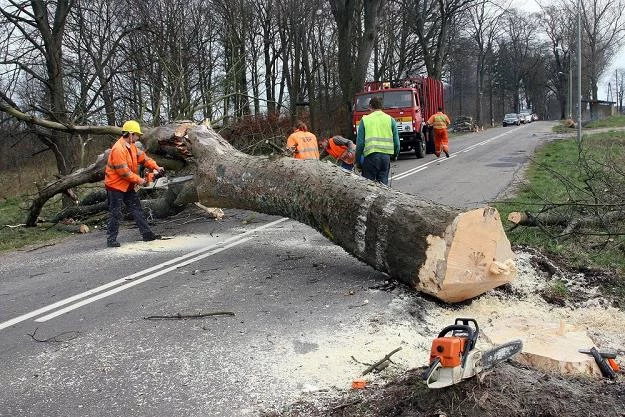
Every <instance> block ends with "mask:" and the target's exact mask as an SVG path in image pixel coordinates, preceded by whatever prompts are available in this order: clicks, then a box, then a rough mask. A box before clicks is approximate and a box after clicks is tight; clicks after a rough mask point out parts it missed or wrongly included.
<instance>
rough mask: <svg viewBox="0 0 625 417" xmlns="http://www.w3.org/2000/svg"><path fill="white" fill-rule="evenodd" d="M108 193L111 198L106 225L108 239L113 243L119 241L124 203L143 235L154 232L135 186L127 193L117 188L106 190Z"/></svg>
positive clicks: (109, 198)
mask: <svg viewBox="0 0 625 417" xmlns="http://www.w3.org/2000/svg"><path fill="white" fill-rule="evenodd" d="M106 194H107V196H108V200H109V221H108V225H107V227H106V241H107V242H109V243H111V242H115V241H117V233H119V222H121V220H122V217H123V214H122V203H124V204H125V205H126V208H127V209H128V211H129V212H130V214H132V217H134V219H135V223H137V226H138V227H139V232H140V233H141V236H143V237H147V236H150V235H151V234H152V230H150V226H149V225H148V221H147V220H146V218H145V214H144V213H143V207H141V200H139V196H138V195H137V193H136V192H135V190H134V187H132V186H131V187H130V189H129V190H128V191H126V192H125V193H124V192H122V191H116V190H106Z"/></svg>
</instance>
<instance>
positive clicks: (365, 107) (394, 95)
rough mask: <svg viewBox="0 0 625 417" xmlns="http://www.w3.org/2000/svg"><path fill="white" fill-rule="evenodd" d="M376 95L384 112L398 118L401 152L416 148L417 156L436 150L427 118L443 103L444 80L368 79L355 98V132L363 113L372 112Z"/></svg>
mask: <svg viewBox="0 0 625 417" xmlns="http://www.w3.org/2000/svg"><path fill="white" fill-rule="evenodd" d="M372 97H381V98H382V103H383V111H384V113H386V114H388V115H389V116H391V117H393V118H394V119H395V120H396V121H397V130H398V133H399V143H400V147H401V152H409V151H414V153H415V155H416V157H417V158H423V157H424V156H425V154H426V153H431V152H433V147H434V145H433V141H432V139H431V134H430V129H428V128H427V127H426V126H425V123H424V122H425V120H427V117H429V116H430V115H431V114H433V113H435V112H436V105H438V106H441V107H442V99H443V88H442V83H441V82H440V81H438V80H434V79H430V78H426V77H413V78H409V79H406V80H402V81H396V82H379V81H371V82H367V83H365V88H364V91H363V92H361V93H358V94H356V97H355V98H354V108H353V109H354V111H353V121H354V122H353V129H354V133H356V132H357V131H358V125H359V124H360V121H361V119H362V116H364V115H367V114H369V112H370V110H369V101H370V100H371V98H372ZM432 107H433V108H434V109H433V110H432ZM430 142H431V143H430Z"/></svg>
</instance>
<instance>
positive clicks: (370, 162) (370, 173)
mask: <svg viewBox="0 0 625 417" xmlns="http://www.w3.org/2000/svg"><path fill="white" fill-rule="evenodd" d="M390 170H391V155H389V154H386V153H379V152H374V153H371V154H369V155H367V156H365V159H364V161H362V176H363V177H365V178H367V179H370V180H372V181H377V182H381V183H382V184H384V185H388V173H389V171H390Z"/></svg>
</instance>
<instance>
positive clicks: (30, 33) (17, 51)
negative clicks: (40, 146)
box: [0, 0, 80, 174]
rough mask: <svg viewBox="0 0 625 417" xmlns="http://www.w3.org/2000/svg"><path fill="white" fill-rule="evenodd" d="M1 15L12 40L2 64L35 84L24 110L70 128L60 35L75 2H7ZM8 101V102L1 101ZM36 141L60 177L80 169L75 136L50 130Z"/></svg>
mask: <svg viewBox="0 0 625 417" xmlns="http://www.w3.org/2000/svg"><path fill="white" fill-rule="evenodd" d="M6 3H8V6H7V7H2V8H0V13H1V14H2V16H3V18H4V19H5V24H6V25H8V26H9V29H8V30H9V31H10V34H11V37H10V38H9V40H7V42H10V43H11V44H10V46H9V45H8V44H7V46H6V51H7V53H6V57H5V59H4V60H3V61H2V62H0V63H1V64H5V65H11V66H14V68H16V71H18V72H19V75H16V78H15V80H16V81H17V82H24V81H26V82H28V83H34V84H35V85H37V90H36V91H35V95H34V96H31V97H25V96H22V97H21V99H22V100H23V102H24V103H25V104H24V106H23V107H24V109H25V110H27V111H32V112H33V113H35V114H38V115H43V117H45V118H46V119H48V120H52V121H57V122H59V123H62V124H66V125H70V124H72V123H73V121H72V120H71V118H70V117H69V112H68V108H67V96H66V91H65V87H66V71H65V62H64V50H65V47H64V44H63V40H64V36H65V28H66V23H67V18H68V16H69V13H70V11H71V8H72V7H73V5H74V0H59V1H57V2H55V4H54V5H52V4H50V3H49V2H47V1H43V0H31V1H29V2H17V1H14V0H9V1H7V2H6ZM5 101H6V100H5ZM39 138H40V139H41V141H42V142H43V143H44V144H45V145H46V146H47V147H48V148H49V149H50V150H51V151H52V153H53V154H54V157H55V159H56V164H57V168H58V170H59V172H60V173H61V174H69V173H70V172H71V171H72V170H74V169H76V168H78V166H79V152H78V151H79V149H80V147H79V146H78V145H79V143H78V141H77V140H76V138H75V137H73V136H71V135H70V136H68V135H66V134H64V133H62V132H58V131H52V132H51V133H49V134H45V133H43V132H40V134H39Z"/></svg>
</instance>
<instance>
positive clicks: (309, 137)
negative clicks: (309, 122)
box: [286, 120, 319, 159]
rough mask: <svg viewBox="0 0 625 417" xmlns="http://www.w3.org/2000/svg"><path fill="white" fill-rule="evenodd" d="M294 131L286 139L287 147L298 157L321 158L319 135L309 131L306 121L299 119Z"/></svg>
mask: <svg viewBox="0 0 625 417" xmlns="http://www.w3.org/2000/svg"><path fill="white" fill-rule="evenodd" d="M293 130H294V132H293V133H291V135H290V136H289V137H288V138H287V140H286V148H287V150H288V151H289V152H291V154H292V155H293V157H294V158H297V159H319V147H318V145H317V137H316V136H315V135H314V134H312V133H311V132H309V131H308V127H307V126H306V123H304V122H302V121H301V120H297V121H296V122H295V125H294V126H293Z"/></svg>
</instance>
